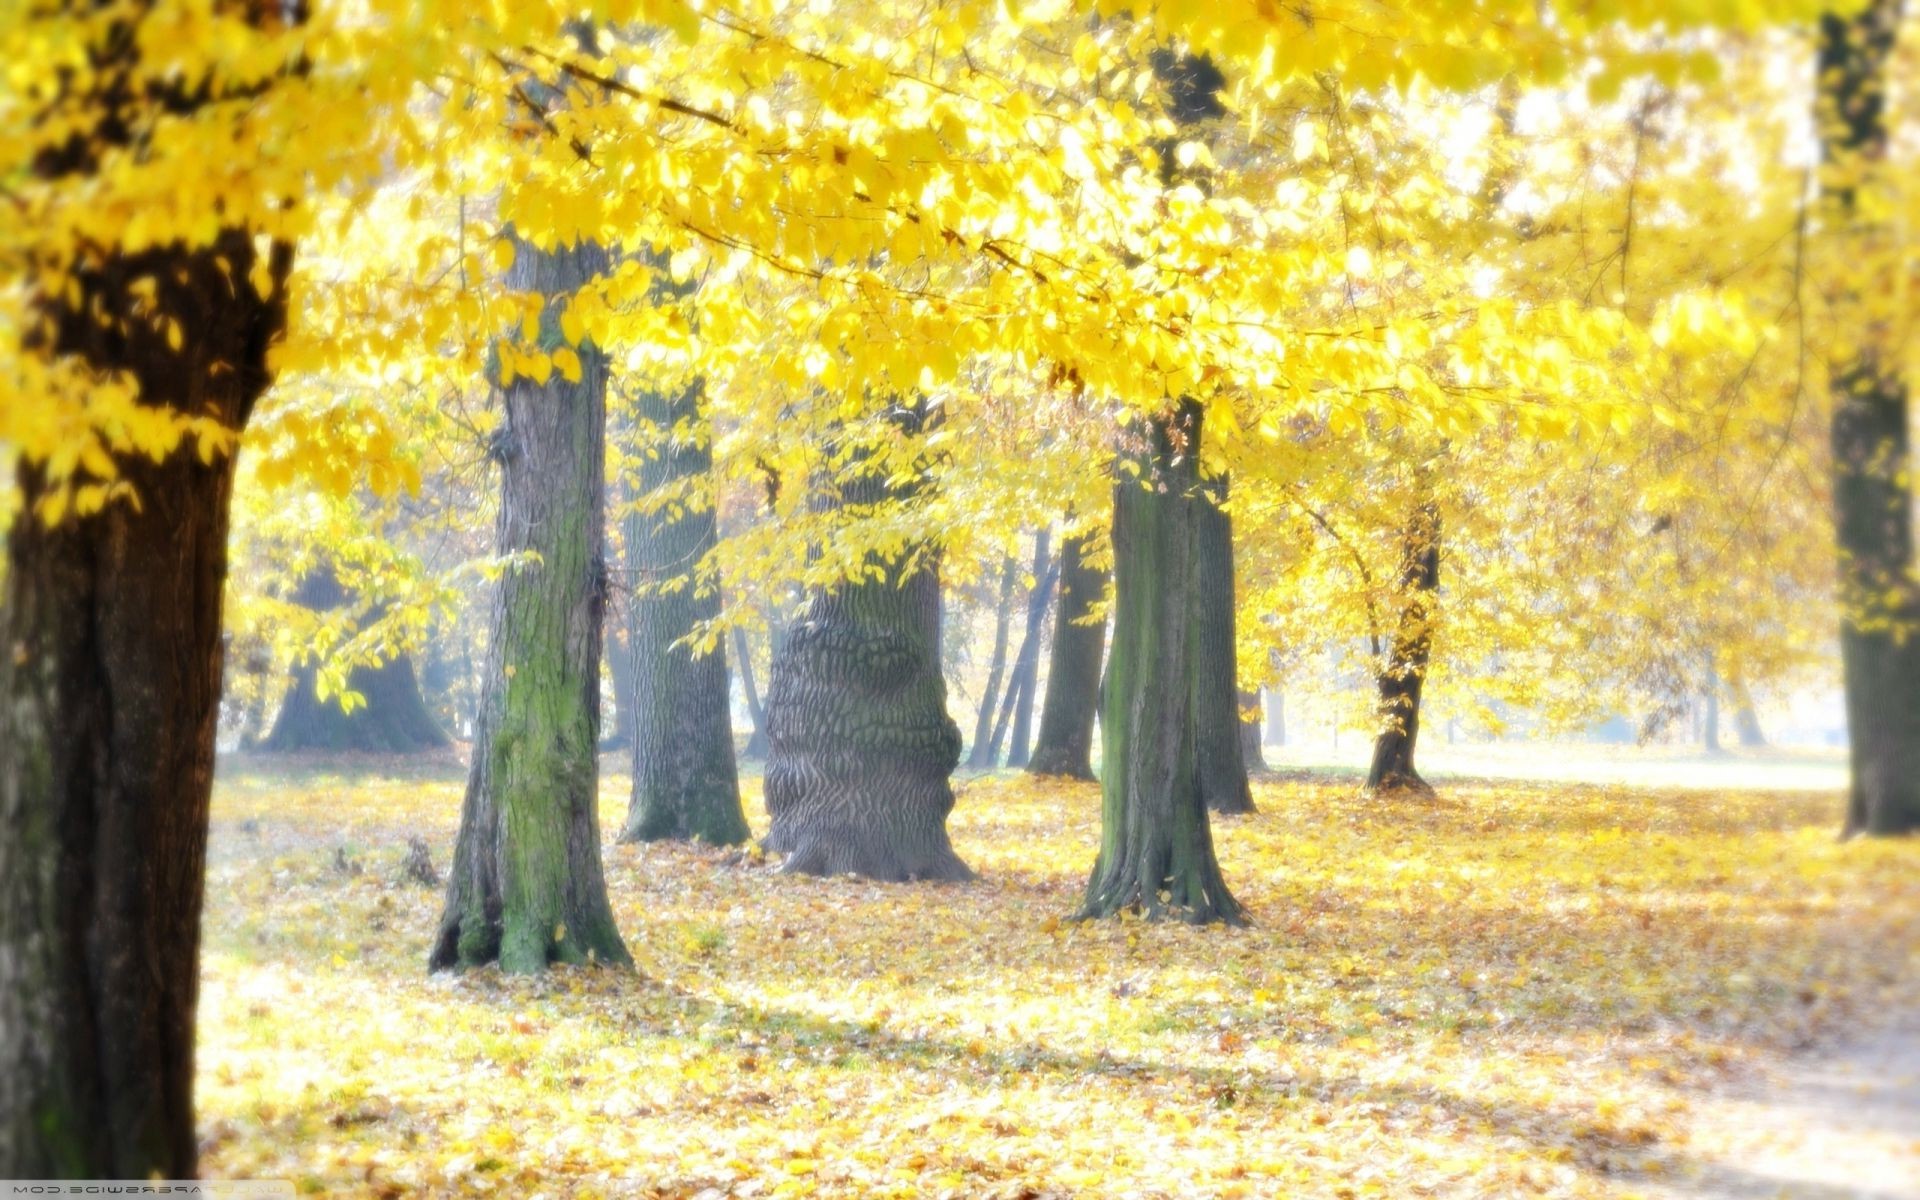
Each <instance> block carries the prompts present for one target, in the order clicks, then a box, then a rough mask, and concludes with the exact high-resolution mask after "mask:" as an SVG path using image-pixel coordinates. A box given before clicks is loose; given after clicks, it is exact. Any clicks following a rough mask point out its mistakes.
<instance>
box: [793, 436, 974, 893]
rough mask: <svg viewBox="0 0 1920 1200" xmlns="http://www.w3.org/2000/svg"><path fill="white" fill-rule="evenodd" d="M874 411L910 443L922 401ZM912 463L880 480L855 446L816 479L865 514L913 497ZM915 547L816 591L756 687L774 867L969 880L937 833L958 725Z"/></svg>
mask: <svg viewBox="0 0 1920 1200" xmlns="http://www.w3.org/2000/svg"><path fill="white" fill-rule="evenodd" d="M879 420H880V421H881V423H882V424H883V425H885V426H888V427H890V429H891V431H892V433H893V435H894V440H896V441H898V442H903V443H907V446H906V448H905V451H904V453H905V456H906V458H907V460H908V461H909V462H913V461H916V460H917V458H918V455H917V452H916V451H915V449H914V448H913V445H912V444H913V443H915V442H917V441H918V440H919V437H920V435H921V434H922V433H924V432H925V427H926V425H927V422H928V415H927V409H926V406H925V405H924V403H915V404H912V405H904V404H903V405H896V406H894V407H893V408H892V409H890V410H888V411H887V412H886V413H885V414H883V415H882V416H881V417H880V418H879ZM914 474H915V473H914V472H905V471H902V472H896V475H902V476H904V478H903V479H902V481H900V482H892V483H890V482H889V476H888V469H887V464H886V459H885V456H884V454H882V453H880V451H879V449H878V448H875V449H868V448H864V447H863V448H861V449H858V450H856V451H855V452H854V453H853V455H852V461H851V464H850V466H849V467H848V469H847V471H846V472H845V474H844V477H842V478H840V479H838V480H828V481H825V490H826V491H827V492H828V494H827V495H825V496H823V497H821V498H820V501H819V503H821V504H823V505H825V506H827V507H828V508H840V509H852V510H866V511H871V510H872V509H873V508H874V507H876V506H884V505H886V504H888V503H889V502H892V503H894V504H898V503H899V502H900V501H903V500H911V499H913V498H914V496H915V495H916V494H917V493H918V492H919V491H920V490H921V489H920V483H919V481H918V479H917V478H914V477H913V476H914ZM938 561H939V560H938V557H937V555H936V554H935V553H934V551H933V550H932V548H931V547H928V546H926V545H924V544H922V545H914V546H907V547H903V548H902V549H900V550H899V551H897V552H895V553H892V554H886V555H880V554H876V555H874V556H873V557H872V558H871V559H870V560H869V563H868V569H867V571H866V572H865V573H864V574H863V575H862V576H861V577H860V578H858V579H851V580H848V581H846V582H843V583H840V584H838V585H835V586H826V587H821V588H818V589H816V590H815V591H814V593H813V594H812V596H811V597H810V598H809V599H808V602H807V606H806V611H805V612H804V613H803V614H802V615H801V617H800V619H799V620H798V621H796V622H795V623H794V624H793V625H792V626H791V627H790V628H789V629H788V630H787V633H786V638H785V640H784V641H783V642H782V643H781V644H780V646H779V648H778V650H777V652H776V653H775V655H774V658H773V666H772V671H771V674H772V679H771V680H770V682H769V684H768V686H767V698H766V708H767V735H768V741H769V743H770V753H769V755H768V758H767V770H766V785H765V786H766V798H767V814H768V816H769V817H770V818H771V819H772V823H773V824H772V829H771V830H770V831H769V832H768V834H767V838H766V847H767V849H768V850H770V851H773V852H775V853H779V854H784V855H786V856H787V859H786V862H785V864H784V865H783V867H782V870H785V871H788V872H797V873H801V874H808V875H842V874H855V875H863V876H866V877H867V878H870V879H880V880H893V881H902V880H919V879H951V880H964V879H971V878H973V872H972V871H971V870H970V869H969V868H968V867H967V865H966V864H965V863H963V862H961V861H960V858H959V856H958V855H957V854H955V853H954V851H953V846H952V844H951V843H950V842H949V841H948V839H947V825H946V822H947V814H948V813H950V812H951V811H952V810H953V789H952V787H951V785H950V784H949V783H948V777H949V776H950V775H952V773H953V769H954V767H955V766H957V765H958V764H959V761H960V730H959V727H958V726H956V725H955V724H954V723H953V718H952V717H949V716H948V715H947V687H946V681H945V680H944V679H943V678H942V677H941V674H940V573H939V565H938Z"/></svg>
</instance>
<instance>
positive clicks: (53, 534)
mask: <svg viewBox="0 0 1920 1200" xmlns="http://www.w3.org/2000/svg"><path fill="white" fill-rule="evenodd" d="M132 41H133V39H131V38H129V39H127V42H128V45H129V46H130V45H131V44H132ZM105 73H106V72H104V71H103V74H105ZM76 169H77V170H82V171H84V170H85V169H86V167H85V165H84V164H82V165H80V166H79V167H77V168H76V167H75V166H74V165H73V164H66V163H56V164H50V165H48V164H43V171H44V172H45V173H46V174H47V175H50V176H59V175H63V174H66V173H69V172H70V171H72V170H76ZM291 257H292V255H291V251H290V249H289V248H288V247H286V246H284V245H276V246H274V247H273V249H272V250H271V251H270V258H269V262H268V266H269V269H270V271H271V274H272V278H273V280H274V287H273V289H272V298H271V299H267V300H263V299H261V298H260V297H259V296H258V295H257V294H256V293H255V291H254V289H253V288H252V287H251V286H249V285H248V283H247V282H246V280H247V278H248V273H249V271H250V270H251V269H252V268H253V265H254V263H255V259H256V254H255V249H254V239H253V237H252V235H251V234H250V233H247V232H243V231H231V230H229V231H227V232H224V233H222V234H221V235H219V237H218V238H217V240H215V241H214V243H213V244H212V245H210V246H208V247H207V248H205V249H202V250H193V251H189V250H184V249H181V248H179V247H178V246H174V247H169V248H166V249H161V250H154V251H149V252H145V253H141V254H132V255H130V254H117V253H115V254H109V255H108V256H107V257H106V258H105V260H104V261H103V262H102V263H100V264H99V265H96V266H93V267H90V268H88V269H86V270H84V271H78V272H76V273H75V274H74V275H73V276H72V278H73V280H74V282H75V284H76V285H77V288H78V298H77V305H75V306H73V307H69V306H68V305H67V303H66V302H65V301H64V300H63V299H62V298H60V297H52V296H49V297H45V298H43V300H42V302H41V305H40V311H41V312H42V313H44V314H45V315H46V316H47V317H48V318H50V321H51V325H50V329H49V336H50V342H51V345H50V347H49V348H50V349H51V350H52V351H53V352H54V353H56V354H68V355H73V356H75V357H76V358H77V359H78V360H79V361H80V362H82V363H84V364H86V365H87V366H88V367H91V368H95V369H97V370H100V371H103V372H116V371H124V372H126V373H128V374H129V375H131V376H132V377H133V378H134V379H135V380H136V381H137V383H138V387H139V396H140V400H141V403H142V404H143V405H145V406H148V407H153V408H157V407H166V408H170V409H172V410H173V411H174V412H176V413H180V414H192V415H194V416H197V417H208V418H211V419H213V420H214V421H217V422H219V423H220V424H221V425H222V426H225V427H226V428H229V429H233V430H240V429H243V428H245V426H246V424H247V419H248V417H249V415H250V414H251V413H252V411H253V406H254V403H255V401H256V400H257V399H258V398H259V397H260V395H261V393H262V392H264V391H265V390H266V388H267V385H268V383H269V381H270V379H271V376H270V374H269V371H268V368H267V352H268V345H269V343H270V342H271V341H273V339H275V338H276V337H278V336H279V334H280V331H281V330H282V328H283V327H284V325H285V317H286V313H285V308H284V305H283V301H282V297H284V295H285V280H286V273H287V269H288V267H289V265H290V262H291ZM144 287H151V288H152V289H153V290H152V291H151V292H150V293H148V294H147V295H148V296H150V300H149V299H143V294H142V290H141V289H142V288H144ZM156 312H157V313H159V314H161V315H163V316H165V317H168V318H171V319H172V320H174V321H177V322H178V325H177V329H178V331H179V332H178V334H177V335H176V336H178V337H179V339H180V341H179V346H178V348H177V349H175V348H173V347H172V346H171V345H170V343H169V340H168V337H167V336H166V334H165V333H163V331H162V327H161V325H160V324H159V323H157V322H156V321H155V320H153V319H152V316H151V314H153V313H156ZM96 318H99V319H96ZM115 465H116V467H117V470H118V475H119V478H120V479H121V480H124V481H125V482H126V483H128V484H129V485H131V487H132V489H133V491H134V493H135V495H136V496H137V497H138V500H137V503H136V502H134V501H127V500H119V501H114V502H111V503H109V504H108V505H107V507H106V508H105V509H104V510H103V511H101V512H99V513H97V514H95V515H92V516H87V517H69V518H68V519H67V520H65V521H64V522H62V523H60V524H57V525H55V526H53V527H52V528H48V527H47V526H46V525H45V524H44V523H43V522H42V521H41V520H39V519H37V518H36V517H35V516H34V509H35V506H36V505H37V504H38V503H39V502H40V500H41V498H42V497H43V496H46V495H47V494H49V492H50V490H51V489H52V488H53V487H54V486H56V485H54V484H51V483H50V481H49V480H48V478H47V476H46V474H45V473H44V471H43V468H42V465H41V464H38V463H34V462H27V461H22V462H20V463H18V464H17V469H16V477H17V485H18V486H19V488H20V489H21V491H22V493H23V495H24V499H25V501H26V507H25V509H24V510H23V511H22V512H21V514H20V516H19V517H18V519H16V520H15V521H14V522H13V527H12V530H11V532H10V533H9V535H8V542H7V553H8V569H7V572H6V581H5V592H4V603H3V604H0V646H4V647H7V650H6V652H5V653H0V1177H5V1178H12V1179H55V1178H89V1177H90V1178H95V1179H145V1178H148V1177H149V1176H156V1177H160V1178H167V1179H185V1178H191V1177H192V1176H193V1174H194V1170H195V1160H196V1153H195V1150H196V1146H195V1139H194V1125H193V1058H194V1054H193V1049H194V1047H193V1037H194V1009H195V1004H196V1002H197V998H198V984H199V978H200V965H199V946H200V908H201V899H202V894H203V890H204V880H203V867H204V863H205V854H206V838H207V806H208V799H209V794H210V791H211V787H212V782H213V758H214V735H215V729H216V723H217V720H218V715H219V700H220V671H221V630H220V602H221V590H222V587H223V586H224V582H225V579H226V572H227V557H226V555H227V528H228V502H229V499H230V498H231V495H232V488H233V458H232V456H230V455H226V454H215V455H213V456H212V461H211V462H202V461H201V458H200V456H199V455H197V454H196V453H194V449H193V446H192V444H191V437H189V440H188V444H187V445H184V446H182V447H181V448H180V449H178V450H177V451H175V452H174V453H172V454H170V455H168V456H166V457H165V458H164V459H163V460H162V461H160V462H158V463H155V462H153V461H152V460H150V459H148V458H147V457H146V456H145V455H144V454H138V453H136V454H133V455H131V456H129V457H125V458H120V459H118V460H117V461H116V464H115Z"/></svg>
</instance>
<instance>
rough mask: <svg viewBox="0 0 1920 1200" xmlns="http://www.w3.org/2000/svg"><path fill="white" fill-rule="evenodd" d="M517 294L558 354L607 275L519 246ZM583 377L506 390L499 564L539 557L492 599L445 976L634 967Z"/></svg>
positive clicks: (435, 956) (445, 920) (444, 938)
mask: <svg viewBox="0 0 1920 1200" xmlns="http://www.w3.org/2000/svg"><path fill="white" fill-rule="evenodd" d="M515 248H516V251H517V253H516V255H515V258H514V263H513V267H512V268H511V269H510V270H509V271H508V273H507V281H506V282H507V286H508V287H509V288H511V289H513V290H516V291H521V292H533V293H536V294H538V295H540V296H543V297H545V298H547V300H548V303H547V305H546V314H547V315H546V316H545V318H544V319H543V324H542V329H541V341H542V344H543V345H544V346H555V345H558V344H560V341H561V335H560V332H559V329H558V325H559V317H558V309H559V307H560V305H559V304H558V303H557V300H558V299H559V298H560V297H564V296H567V295H570V294H572V293H573V292H574V291H575V290H576V289H578V288H579V287H580V286H581V285H582V284H584V283H586V282H588V281H589V280H591V279H592V278H594V276H596V275H598V274H600V273H601V272H603V271H605V270H606V269H607V266H608V259H607V253H606V251H605V250H603V249H601V248H600V247H599V246H596V245H594V244H592V243H580V244H578V245H575V246H574V247H572V248H570V249H557V250H553V251H541V250H537V249H535V248H534V247H533V246H531V245H529V244H527V243H525V242H518V241H517V244H516V247H515ZM578 350H579V358H580V363H581V375H580V379H579V381H578V382H569V381H568V380H567V379H565V378H564V377H563V376H562V375H561V374H560V373H559V372H558V371H556V372H555V373H554V374H553V375H551V376H550V377H549V378H548V381H547V382H546V383H545V384H544V385H541V384H536V383H534V382H533V381H532V380H531V379H528V378H526V377H525V376H520V377H518V378H516V379H514V380H513V381H511V382H510V383H508V384H506V385H505V387H503V388H502V392H503V398H504V402H505V416H504V420H503V422H502V425H501V428H500V432H499V434H498V435H497V436H496V438H495V441H494V450H493V454H494V457H495V459H496V460H497V461H498V462H499V463H500V469H501V485H500V518H499V523H498V526H497V532H496V535H495V545H496V548H497V549H498V550H499V551H500V553H502V554H503V555H505V554H514V555H524V554H525V553H526V552H528V551H533V552H535V553H537V554H538V556H539V558H538V560H537V561H534V562H529V563H527V564H525V565H522V566H520V567H518V568H516V569H514V570H511V571H508V572H507V573H506V574H504V575H502V576H501V578H500V582H499V584H498V586H497V588H496V590H495V593H494V599H493V614H492V619H491V626H490V627H491V630H492V633H491V636H490V637H489V638H488V641H487V665H486V671H485V673H484V675H483V679H484V681H485V682H484V684H483V688H482V694H481V700H480V715H479V720H478V722H477V725H476V728H475V731H474V740H473V762H472V767H471V770H470V772H469V775H468V778H467V794H466V800H465V802H464V803H463V804H462V806H461V810H460V833H459V837H458V839H457V840H456V842H455V844H454V856H453V866H452V869H451V870H450V871H448V873H447V900H446V910H445V912H444V913H443V914H442V916H441V918H440V931H439V935H438V937H437V938H436V939H435V941H434V947H433V953H432V955H431V957H430V958H429V960H428V964H429V966H430V967H431V968H432V969H434V970H439V969H441V968H445V967H455V966H458V967H471V966H478V965H481V964H483V963H488V962H492V961H495V960H498V962H499V963H500V966H501V969H502V970H505V971H508V972H513V973H521V974H526V973H535V972H540V971H544V970H545V969H546V967H547V965H548V964H549V963H552V962H569V963H590V962H600V963H629V962H631V961H632V960H631V959H630V958H629V957H628V955H627V950H626V946H625V945H624V944H623V943H622V942H621V940H620V933H619V930H618V929H616V928H615V926H614V921H613V910H612V907H611V906H610V905H609V904H608V902H607V889H606V880H605V877H604V876H603V874H602V872H601V865H600V819H599V812H598V808H597V801H598V798H599V796H598V793H599V781H600V763H599V756H598V754H597V753H596V750H597V747H598V745H599V741H600V637H601V627H602V620H603V614H604V610H605V605H606V594H607V586H608V584H607V565H606V560H605V557H604V552H605V541H606V525H605V515H606V514H605V509H606V480H605V471H606V468H605V462H604V441H605V437H606V389H607V362H606V356H605V355H604V354H602V353H601V352H600V350H599V349H598V348H597V347H595V346H593V345H591V344H583V345H581V346H580V347H579V348H578Z"/></svg>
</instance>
